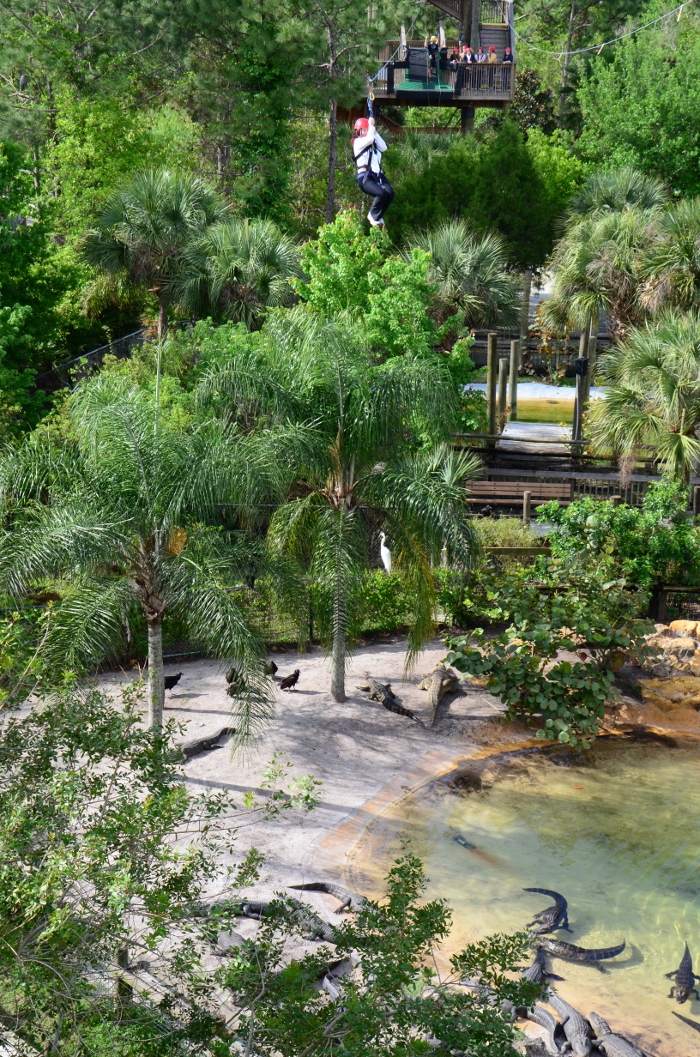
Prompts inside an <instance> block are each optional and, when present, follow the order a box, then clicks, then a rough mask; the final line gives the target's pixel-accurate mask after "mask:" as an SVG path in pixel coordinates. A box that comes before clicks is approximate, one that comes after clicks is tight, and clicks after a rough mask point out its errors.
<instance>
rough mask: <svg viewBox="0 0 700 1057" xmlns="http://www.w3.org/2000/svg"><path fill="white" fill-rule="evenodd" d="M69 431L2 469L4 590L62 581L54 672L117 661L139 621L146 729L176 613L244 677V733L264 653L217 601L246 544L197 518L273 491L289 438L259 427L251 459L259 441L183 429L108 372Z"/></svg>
mask: <svg viewBox="0 0 700 1057" xmlns="http://www.w3.org/2000/svg"><path fill="white" fill-rule="evenodd" d="M69 427H70V434H71V437H72V438H73V440H72V442H71V443H70V444H66V443H64V444H63V446H62V447H60V448H59V449H57V448H56V447H55V446H54V444H53V442H52V441H51V439H50V437H49V435H48V433H47V432H38V433H37V434H35V435H33V436H32V437H31V438H30V439H29V440H28V441H27V442H26V443H25V444H24V446H23V447H21V448H20V449H18V450H17V451H16V452H15V453H14V454H13V455H11V456H8V457H7V458H6V460H5V462H4V464H3V465H2V482H3V486H4V490H5V494H6V498H7V502H8V504H10V505H11V507H13V515H12V518H11V520H9V521H8V523H7V526H6V529H5V532H4V538H3V539H2V547H1V548H0V553H1V554H2V560H1V561H0V585H2V587H3V588H4V589H5V590H6V591H7V592H9V593H10V594H11V595H12V596H14V597H17V598H19V597H21V596H23V595H26V594H27V593H28V592H29V590H31V587H32V585H33V584H36V583H37V582H41V581H45V580H46V579H52V580H53V579H58V580H59V584H60V587H59V590H60V593H61V595H62V596H63V601H62V603H61V605H60V607H58V609H57V612H56V615H55V617H54V619H53V621H52V625H51V633H50V636H49V639H48V641H47V643H46V646H45V650H46V652H47V653H48V654H49V656H53V657H54V658H55V659H57V661H58V662H59V663H60V665H61V666H62V667H68V668H71V667H77V668H78V670H80V669H83V670H84V669H85V668H90V667H93V668H94V666H95V665H97V664H99V663H101V662H102V661H104V660H106V659H110V658H111V659H114V658H117V657H119V656H120V655H122V652H123V649H124V647H125V645H126V642H127V641H128V639H129V637H130V636H131V634H132V633H133V631H134V630H135V629H136V628H137V627H138V626H141V627H143V625H144V624H145V626H146V629H147V638H148V705H149V720H150V723H151V725H152V726H153V727H155V728H157V727H160V726H161V724H162V717H163V703H164V688H163V645H162V642H163V639H162V628H163V620H164V619H167V618H168V616H170V615H174V616H177V617H178V619H179V620H180V621H181V622H182V623H183V624H184V626H185V627H186V628H187V630H188V633H189V635H190V636H191V638H192V639H193V640H195V641H197V642H200V643H201V644H202V645H203V646H204V647H205V648H207V649H208V650H209V651H210V652H212V653H213V654H214V655H215V656H216V657H218V658H220V659H221V660H222V661H227V662H228V661H235V663H236V665H237V666H238V668H239V669H240V670H241V672H242V674H243V675H244V676H245V684H246V686H247V687H248V692H247V696H245V699H244V700H242V701H241V704H240V712H241V715H240V717H239V727H238V733H239V735H240V736H241V737H243V736H245V735H246V733H248V732H249V731H250V729H251V726H252V725H253V724H254V722H255V721H256V719H257V718H261V717H262V716H264V714H265V713H266V711H267V708H268V702H269V694H268V686H267V682H266V678H265V676H264V674H263V668H264V665H263V660H262V658H263V655H264V649H263V646H262V644H261V642H260V641H259V639H258V638H257V637H256V635H255V634H253V632H252V631H251V630H250V629H249V627H248V626H247V624H246V620H245V617H244V615H243V613H242V612H241V610H240V608H239V607H238V606H237V604H236V602H235V600H234V596H233V595H232V594H231V593H229V591H227V585H228V584H231V583H235V582H236V580H238V579H240V578H241V566H244V565H245V562H246V557H247V555H246V547H245V539H244V538H241V535H240V534H239V535H238V536H237V538H236V540H235V541H230V540H229V541H227V539H226V538H225V536H223V535H222V534H221V533H220V532H218V531H213V530H211V529H208V528H207V522H209V523H211V519H212V518H214V517H215V516H216V514H217V511H218V510H219V504H221V503H234V504H235V503H240V504H241V507H243V506H248V507H250V506H254V505H255V504H257V503H260V501H261V499H263V498H265V497H267V496H269V495H270V494H271V493H275V494H278V493H279V492H280V490H281V488H282V485H281V484H280V481H279V479H278V478H279V476H280V473H281V470H280V467H283V466H284V465H285V464H284V462H283V460H282V451H283V450H284V451H288V450H290V448H291V447H293V444H294V440H293V438H292V437H290V436H289V434H286V435H284V436H281V435H280V434H279V432H278V433H277V434H275V433H274V431H270V430H268V431H267V432H266V436H265V444H264V452H263V453H262V455H261V453H260V451H259V448H258V445H259V442H258V440H257V439H256V438H255V437H253V436H248V437H244V436H241V435H239V434H238V432H237V430H236V428H235V427H234V426H227V425H225V424H223V423H221V422H209V423H205V424H203V425H200V426H196V427H192V428H191V429H189V430H188V431H187V432H183V431H181V430H180V429H178V428H177V426H176V424H175V423H173V422H171V421H170V417H169V416H168V414H166V413H164V412H163V411H161V412H160V415H158V412H157V407H156V404H155V402H154V399H153V397H152V395H151V394H150V393H149V392H145V391H144V390H139V389H137V388H136V387H134V386H132V385H131V384H129V383H126V382H124V381H121V380H116V379H114V378H110V377H109V376H105V375H100V376H98V377H97V378H96V379H94V380H92V381H88V382H86V383H83V384H82V385H81V386H80V387H79V388H78V389H77V391H76V392H75V394H74V395H73V396H72V398H71V400H70V404H69ZM278 441H279V442H280V444H281V447H279V446H278ZM253 468H254V469H253ZM234 543H236V545H234Z"/></svg>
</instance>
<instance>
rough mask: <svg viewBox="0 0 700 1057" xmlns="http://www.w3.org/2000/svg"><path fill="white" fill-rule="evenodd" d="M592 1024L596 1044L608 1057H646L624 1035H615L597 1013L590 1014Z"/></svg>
mask: <svg viewBox="0 0 700 1057" xmlns="http://www.w3.org/2000/svg"><path fill="white" fill-rule="evenodd" d="M589 1019H590V1022H591V1024H592V1026H593V1030H594V1031H595V1034H596V1043H597V1046H598V1049H599V1050H602V1051H603V1053H604V1054H606V1057H645V1054H644V1051H643V1050H640V1049H639V1048H638V1047H637V1046H635V1045H634V1044H633V1043H631V1042H629V1040H628V1039H625V1038H623V1037H622V1035H614V1034H613V1032H612V1029H611V1027H610V1025H609V1024H608V1022H607V1020H603V1018H602V1017H599V1016H598V1014H597V1013H591V1014H590V1018H589Z"/></svg>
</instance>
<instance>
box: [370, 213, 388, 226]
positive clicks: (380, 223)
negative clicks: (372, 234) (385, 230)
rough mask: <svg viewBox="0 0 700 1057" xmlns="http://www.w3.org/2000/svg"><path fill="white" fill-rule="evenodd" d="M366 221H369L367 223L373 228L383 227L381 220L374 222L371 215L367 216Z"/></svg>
mask: <svg viewBox="0 0 700 1057" xmlns="http://www.w3.org/2000/svg"><path fill="white" fill-rule="evenodd" d="M367 219H368V220H369V222H370V224H371V225H372V227H373V228H381V227H384V221H383V220H375V219H374V217H373V216H372V214H371V213H368V214H367Z"/></svg>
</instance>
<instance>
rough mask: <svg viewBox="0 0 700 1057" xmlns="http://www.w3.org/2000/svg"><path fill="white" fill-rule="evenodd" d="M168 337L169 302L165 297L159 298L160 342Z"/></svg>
mask: <svg viewBox="0 0 700 1057" xmlns="http://www.w3.org/2000/svg"><path fill="white" fill-rule="evenodd" d="M167 336H168V302H167V301H166V300H165V298H163V297H159V298H158V341H164V340H165V338H167Z"/></svg>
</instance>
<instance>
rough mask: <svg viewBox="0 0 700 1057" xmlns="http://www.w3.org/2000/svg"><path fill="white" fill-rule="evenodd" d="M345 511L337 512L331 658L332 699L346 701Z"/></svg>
mask: <svg viewBox="0 0 700 1057" xmlns="http://www.w3.org/2000/svg"><path fill="white" fill-rule="evenodd" d="M345 527H346V526H345V511H343V510H339V511H338V512H337V523H336V538H335V584H334V588H333V595H334V598H333V653H332V656H331V697H332V698H333V700H334V701H338V702H342V701H345V656H346V642H345V634H346V629H347V615H348V581H347V568H346V565H347V554H346V553H345V549H346V541H345Z"/></svg>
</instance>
